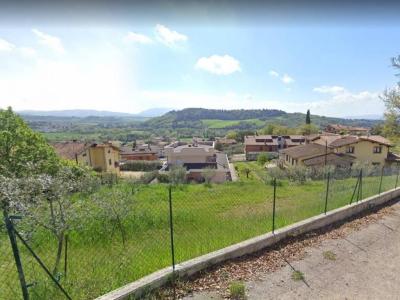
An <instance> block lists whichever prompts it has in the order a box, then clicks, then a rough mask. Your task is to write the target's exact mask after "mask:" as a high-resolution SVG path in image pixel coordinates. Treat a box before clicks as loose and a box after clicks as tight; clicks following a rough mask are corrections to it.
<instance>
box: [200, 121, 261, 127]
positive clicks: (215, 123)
mask: <svg viewBox="0 0 400 300" xmlns="http://www.w3.org/2000/svg"><path fill="white" fill-rule="evenodd" d="M202 122H203V124H204V125H206V126H207V127H208V128H211V129H223V128H235V127H239V126H240V125H241V124H244V125H251V126H252V127H257V128H259V127H262V126H264V125H265V121H262V120H260V119H246V120H218V119H204V120H202Z"/></svg>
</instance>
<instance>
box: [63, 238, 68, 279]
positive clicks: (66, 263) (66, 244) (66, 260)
mask: <svg viewBox="0 0 400 300" xmlns="http://www.w3.org/2000/svg"><path fill="white" fill-rule="evenodd" d="M67 266H68V234H67V235H65V246H64V276H65V278H67V269H68V268H67Z"/></svg>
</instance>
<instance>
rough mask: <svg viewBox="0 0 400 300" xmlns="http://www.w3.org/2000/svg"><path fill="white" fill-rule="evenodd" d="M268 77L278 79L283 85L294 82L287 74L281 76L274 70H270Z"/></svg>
mask: <svg viewBox="0 0 400 300" xmlns="http://www.w3.org/2000/svg"><path fill="white" fill-rule="evenodd" d="M268 73H269V75H270V76H272V77H276V78H279V79H280V80H281V81H282V82H283V83H284V84H290V83H292V82H294V79H293V78H292V77H290V76H289V75H288V74H283V75H282V76H281V75H280V74H279V73H278V72H277V71H274V70H270V71H269V72H268Z"/></svg>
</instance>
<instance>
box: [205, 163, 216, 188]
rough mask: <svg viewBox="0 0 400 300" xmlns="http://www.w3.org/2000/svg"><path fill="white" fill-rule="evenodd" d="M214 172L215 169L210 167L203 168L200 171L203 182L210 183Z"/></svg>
mask: <svg viewBox="0 0 400 300" xmlns="http://www.w3.org/2000/svg"><path fill="white" fill-rule="evenodd" d="M215 174H216V172H215V169H213V168H211V167H207V168H204V169H203V172H202V176H203V178H204V183H205V184H206V185H210V183H211V180H212V179H213V177H214V176H215Z"/></svg>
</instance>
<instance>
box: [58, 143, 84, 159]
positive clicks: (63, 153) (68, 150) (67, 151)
mask: <svg viewBox="0 0 400 300" xmlns="http://www.w3.org/2000/svg"><path fill="white" fill-rule="evenodd" d="M52 146H53V148H54V150H55V151H56V153H57V155H58V156H60V157H61V158H64V159H69V160H73V159H75V155H77V154H80V153H81V152H83V150H85V148H86V147H87V146H88V144H86V143H82V142H59V143H54V144H52Z"/></svg>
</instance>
